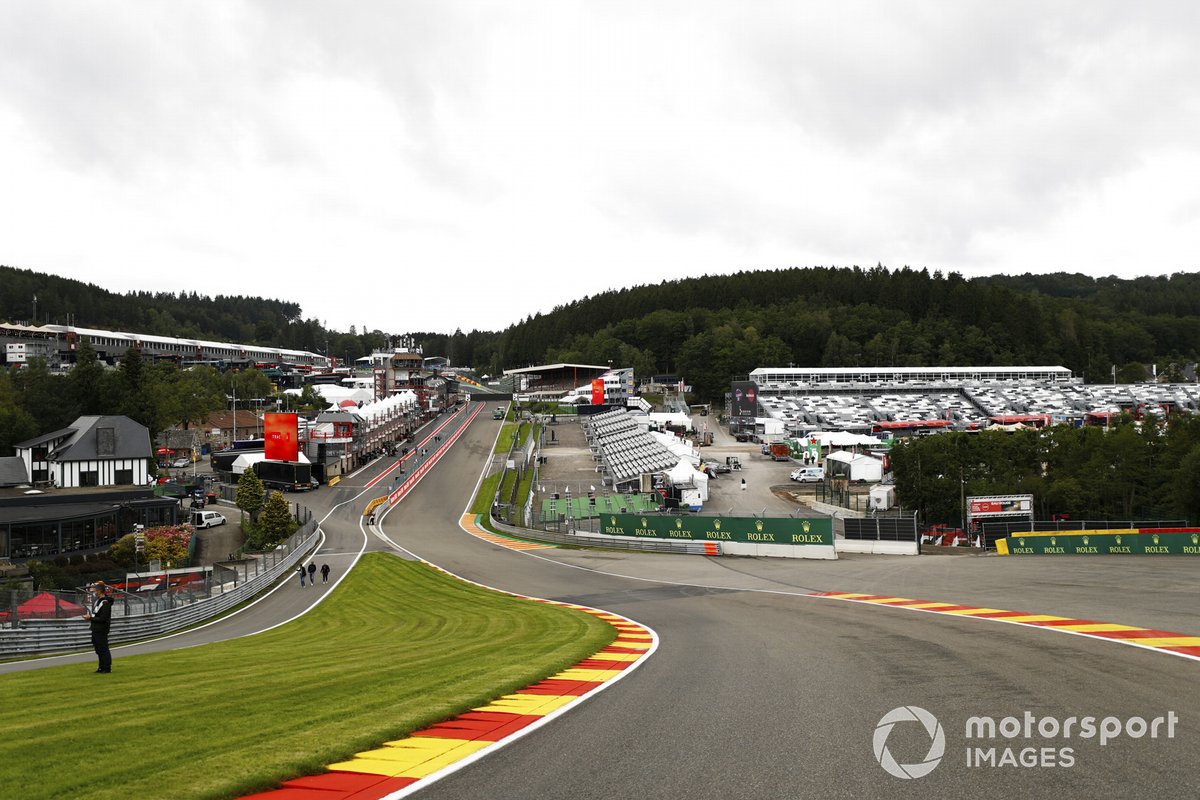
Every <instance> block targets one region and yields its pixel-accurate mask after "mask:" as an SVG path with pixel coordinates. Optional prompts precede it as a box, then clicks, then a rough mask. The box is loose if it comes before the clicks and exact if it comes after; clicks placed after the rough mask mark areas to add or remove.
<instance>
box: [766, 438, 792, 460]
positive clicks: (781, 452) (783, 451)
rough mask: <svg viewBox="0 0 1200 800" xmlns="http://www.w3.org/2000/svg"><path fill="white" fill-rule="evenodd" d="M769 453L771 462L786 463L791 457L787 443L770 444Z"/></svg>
mask: <svg viewBox="0 0 1200 800" xmlns="http://www.w3.org/2000/svg"><path fill="white" fill-rule="evenodd" d="M770 453H771V460H772V461H787V460H788V459H790V458H791V457H792V452H791V450H790V449H789V448H788V446H787V442H771V445H770Z"/></svg>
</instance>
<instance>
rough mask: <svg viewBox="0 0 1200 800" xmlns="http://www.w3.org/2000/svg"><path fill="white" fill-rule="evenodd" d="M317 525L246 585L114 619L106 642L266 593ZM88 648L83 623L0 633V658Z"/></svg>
mask: <svg viewBox="0 0 1200 800" xmlns="http://www.w3.org/2000/svg"><path fill="white" fill-rule="evenodd" d="M318 535H319V533H318V528H317V521H316V519H314V518H310V519H309V520H308V521H307V522H305V523H304V524H303V525H302V526H301V527H300V529H299V530H297V531H296V532H295V533H294V534H292V536H291V537H290V538H289V539H288V541H287V542H286V543H284V544H283V545H281V547H282V548H284V550H283V553H284V555H283V557H282V558H280V559H279V560H278V561H276V562H275V563H274V564H273V565H272V566H271V567H269V568H268V569H266V570H265V571H263V572H260V573H259V574H258V575H256V576H254V577H253V578H251V579H250V580H248V581H245V582H243V583H241V584H240V585H236V586H235V587H233V588H232V589H229V590H227V591H224V592H222V593H221V594H219V595H217V596H215V597H212V598H208V599H204V600H200V601H197V602H195V603H190V604H188V605H184V606H178V607H175V608H171V609H166V610H164V611H157V612H153V613H149V614H136V615H132V616H125V617H118V616H114V617H113V620H112V627H111V629H110V631H109V635H108V641H109V643H110V644H122V643H127V642H133V641H137V640H139V639H147V638H151V637H154V636H161V635H163V634H166V633H170V632H172V631H177V630H180V629H181V628H186V627H188V626H189V625H194V624H196V623H198V622H203V621H204V620H207V619H211V618H212V617H215V616H217V615H219V614H222V613H224V612H226V611H228V610H229V609H231V608H233V607H234V606H236V605H238V604H239V603H242V602H245V601H246V600H249V599H250V598H252V597H254V596H255V595H256V594H258V593H259V592H261V591H262V590H263V589H266V588H267V587H269V586H270V585H272V584H273V583H275V581H276V580H278V579H279V578H280V577H281V576H283V575H285V574H287V573H290V572H291V569H292V567H293V566H294V565H295V564H296V562H298V561H299V560H300V559H301V558H302V557H303V556H304V554H305V553H307V552H308V551H309V550H311V549H312V547H313V545H315V544H316V541H317V536H318ZM89 647H91V628H90V626H89V625H88V623H87V622H86V621H85V620H83V619H70V620H26V621H24V622H21V623H20V626H19V627H17V628H8V629H0V658H13V657H17V656H38V655H50V654H53V653H63V652H70V651H74V650H86V649H88V648H89Z"/></svg>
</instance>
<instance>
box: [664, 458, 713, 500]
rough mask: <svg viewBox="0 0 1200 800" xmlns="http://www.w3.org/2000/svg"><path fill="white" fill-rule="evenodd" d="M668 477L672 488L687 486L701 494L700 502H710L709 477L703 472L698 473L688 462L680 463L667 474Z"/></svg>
mask: <svg viewBox="0 0 1200 800" xmlns="http://www.w3.org/2000/svg"><path fill="white" fill-rule="evenodd" d="M667 477H668V478H669V479H670V481H671V485H672V486H686V487H691V488H693V489H696V490H697V491H699V492H700V500H701V501H702V502H706V501H707V500H708V476H707V475H705V474H704V473H703V472H699V471H697V470H696V469H695V468H694V467H693V466H692V465H691V464H690V463H688V462H687V461H686V460H684V461H680V462H679V463H678V464H676V465H675V466H674V467H672V468H671V470H670V471H669V472H667Z"/></svg>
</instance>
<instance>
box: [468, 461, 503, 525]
mask: <svg viewBox="0 0 1200 800" xmlns="http://www.w3.org/2000/svg"><path fill="white" fill-rule="evenodd" d="M499 483H500V473H499V472H497V473H496V474H495V475H489V476H488V477H486V478H484V479H483V481H482V482H480V484H479V493H478V494H476V495H475V501H474V502H472V503H471V513H472V514H483V515H484V516H487V513H488V509H490V508H491V507H492V500H493V499H494V498H495V497H496V487H497V485H499Z"/></svg>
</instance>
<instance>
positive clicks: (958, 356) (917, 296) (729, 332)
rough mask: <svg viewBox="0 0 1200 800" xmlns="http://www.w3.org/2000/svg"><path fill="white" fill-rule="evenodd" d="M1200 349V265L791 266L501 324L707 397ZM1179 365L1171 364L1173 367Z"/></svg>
mask: <svg viewBox="0 0 1200 800" xmlns="http://www.w3.org/2000/svg"><path fill="white" fill-rule="evenodd" d="M1198 347H1200V276H1198V275H1194V274H1184V273H1181V274H1176V275H1172V276H1169V277H1142V278H1135V279H1131V280H1122V279H1118V278H1091V277H1088V276H1086V275H1079V274H1066V273H1055V274H1049V275H1032V274H1027V275H1019V276H1012V277H1009V276H993V277H986V278H977V279H971V280H968V279H966V278H964V277H962V276H961V275H959V274H957V273H949V274H942V273H940V272H934V273H930V272H928V271H927V270H923V269H922V270H914V269H910V268H907V267H905V268H902V269H896V270H889V269H885V268H884V267H882V266H876V267H874V268H872V269H865V270H864V269H861V268H858V267H853V268H824V267H812V268H795V269H786V270H778V271H757V272H740V273H737V274H734V275H721V276H705V277H699V278H689V279H686V280H680V281H664V282H662V283H659V284H655V285H648V286H638V287H634V288H628V289H621V290H618V291H612V292H605V293H603V294H599V295H596V296H594V297H585V298H582V299H580V300H577V301H575V302H573V303H570V304H568V305H565V306H561V307H559V308H556V309H554V310H553V311H552V312H550V313H548V314H544V315H537V316H533V317H530V318H528V319H526V320H525V321H524V322H522V323H520V324H517V325H514V326H512V327H510V328H509V329H507V330H506V331H504V332H503V333H502V334H501V335H500V339H499V342H498V343H497V345H496V352H497V356H498V358H499V359H500V361H502V362H503V363H504V364H505V365H506V366H523V365H525V364H530V363H538V362H540V361H559V360H563V361H581V362H587V363H592V364H604V363H607V362H608V361H610V360H611V361H612V362H613V363H614V364H621V365H628V366H634V367H635V368H636V369H637V370H638V371H639V373H641V374H647V373H678V374H681V375H683V376H685V377H686V378H687V379H688V380H689V382H691V383H692V384H693V385H694V386H695V387H696V389H697V392H698V393H699V394H700V395H702V396H704V397H706V398H716V397H719V396H720V395H721V394H722V393H723V392H724V391H725V390H726V389H727V388H728V386H729V382H730V380H731V379H732V378H734V377H735V376H744V375H745V374H746V373H748V372H749V371H750V370H751V369H754V368H755V367H759V366H786V365H788V364H794V365H796V366H808V367H853V366H864V367H886V366H936V365H947V366H949V365H979V366H989V365H995V366H1002V365H1012V364H1045V365H1063V366H1066V367H1069V368H1070V369H1072V370H1074V371H1075V373H1076V374H1077V375H1082V376H1083V377H1085V378H1086V379H1088V380H1092V381H1101V380H1108V379H1109V378H1110V375H1111V370H1112V368H1113V367H1114V366H1116V367H1118V370H1119V375H1120V376H1124V379H1126V380H1132V379H1140V377H1141V374H1140V367H1139V366H1138V365H1141V364H1148V363H1157V364H1159V366H1160V372H1161V371H1163V370H1176V371H1177V370H1178V365H1181V364H1183V363H1186V362H1190V361H1194V360H1195V359H1196V355H1197V349H1198ZM1171 365H1176V366H1171Z"/></svg>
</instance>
